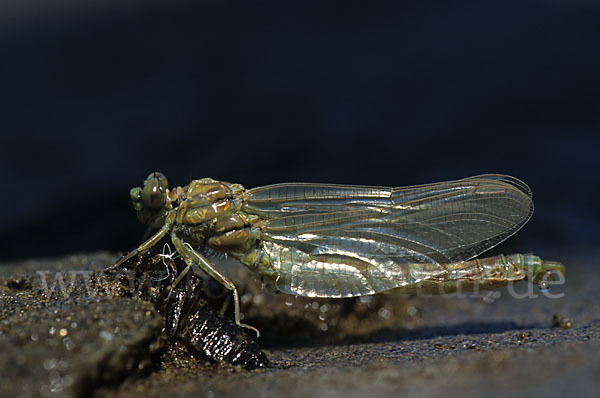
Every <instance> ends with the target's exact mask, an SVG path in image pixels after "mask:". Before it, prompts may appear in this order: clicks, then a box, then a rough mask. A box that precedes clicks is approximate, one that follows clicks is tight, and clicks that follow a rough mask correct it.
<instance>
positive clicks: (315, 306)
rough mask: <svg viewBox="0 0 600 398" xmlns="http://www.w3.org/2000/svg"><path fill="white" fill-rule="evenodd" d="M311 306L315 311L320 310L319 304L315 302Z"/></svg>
mask: <svg viewBox="0 0 600 398" xmlns="http://www.w3.org/2000/svg"><path fill="white" fill-rule="evenodd" d="M311 306H312V309H313V310H317V309H319V303H317V302H316V301H313V302H312V304H311Z"/></svg>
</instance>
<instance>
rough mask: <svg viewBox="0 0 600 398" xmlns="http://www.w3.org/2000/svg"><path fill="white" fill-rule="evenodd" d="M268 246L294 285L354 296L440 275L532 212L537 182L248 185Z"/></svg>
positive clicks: (314, 292)
mask: <svg viewBox="0 0 600 398" xmlns="http://www.w3.org/2000/svg"><path fill="white" fill-rule="evenodd" d="M246 195H247V196H246V197H245V200H244V205H243V208H244V210H245V211H246V212H248V213H251V214H255V215H258V216H259V217H261V219H263V220H266V221H267V222H266V224H265V225H264V226H263V227H262V234H261V236H262V245H263V249H264V251H265V252H266V253H267V254H268V255H269V256H270V258H271V262H272V264H273V265H274V266H275V267H276V268H278V269H279V275H280V276H279V279H278V281H277V287H278V288H279V289H280V290H282V291H285V292H288V293H291V294H298V295H305V296H319V297H348V296H360V295H365V294H373V293H377V292H381V291H384V290H389V289H392V288H395V287H398V286H404V285H408V284H411V283H416V282H418V281H422V280H425V279H433V278H443V277H444V275H445V273H446V270H445V268H444V264H448V263H453V262H458V261H466V260H469V259H471V258H473V257H475V256H477V255H479V254H481V253H482V252H484V251H486V250H488V249H490V248H491V247H493V246H495V245H497V244H498V243H500V242H502V241H503V240H505V239H506V238H508V237H509V236H511V235H512V234H514V233H515V232H516V231H517V230H519V229H520V228H521V227H522V226H523V225H524V224H525V223H526V222H527V220H528V219H529V218H530V217H531V214H532V212H533V202H532V199H531V191H530V190H529V188H528V187H527V185H525V184H524V183H523V182H521V181H519V180H518V179H516V178H513V177H509V176H502V175H483V176H476V177H471V178H465V179H462V180H457V181H449V182H443V183H437V184H428V185H419V186H411V187H400V188H386V187H369V186H343V185H331V184H295V183H294V184H277V185H271V186H266V187H259V188H255V189H251V190H248V191H247V192H246Z"/></svg>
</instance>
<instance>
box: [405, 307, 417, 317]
mask: <svg viewBox="0 0 600 398" xmlns="http://www.w3.org/2000/svg"><path fill="white" fill-rule="evenodd" d="M406 313H407V314H408V316H416V315H417V314H418V313H419V310H418V309H417V307H415V306H414V305H411V306H410V307H408V308H407V309H406Z"/></svg>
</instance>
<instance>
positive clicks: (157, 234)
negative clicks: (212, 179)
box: [104, 212, 175, 272]
mask: <svg viewBox="0 0 600 398" xmlns="http://www.w3.org/2000/svg"><path fill="white" fill-rule="evenodd" d="M174 219H175V212H170V213H169V214H167V217H166V219H165V223H164V224H163V226H162V227H161V228H160V229H159V230H158V231H156V232H155V233H154V235H152V236H151V237H150V238H149V239H148V240H147V241H145V242H144V243H142V244H141V245H139V246H138V247H137V248H135V249H133V250H132V251H130V252H129V253H127V254H126V255H124V256H123V257H121V258H120V259H119V261H117V262H116V263H115V264H114V265H112V266H110V267H108V268H106V269H105V270H104V272H107V271H113V270H115V269H117V268H119V267H121V266H122V265H123V264H124V263H125V262H127V261H128V260H130V259H131V258H133V256H135V255H137V254H138V253H141V252H143V251H144V250H147V249H149V248H151V247H152V246H154V245H155V244H157V243H158V242H159V241H160V240H161V239H162V238H163V237H164V236H165V235H166V234H167V232H169V229H171V225H172V224H173V220H174Z"/></svg>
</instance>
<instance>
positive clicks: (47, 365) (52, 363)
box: [44, 358, 56, 370]
mask: <svg viewBox="0 0 600 398" xmlns="http://www.w3.org/2000/svg"><path fill="white" fill-rule="evenodd" d="M55 367H56V359H54V358H50V359H46V360H45V361H44V369H46V370H52V369H54V368H55Z"/></svg>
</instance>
